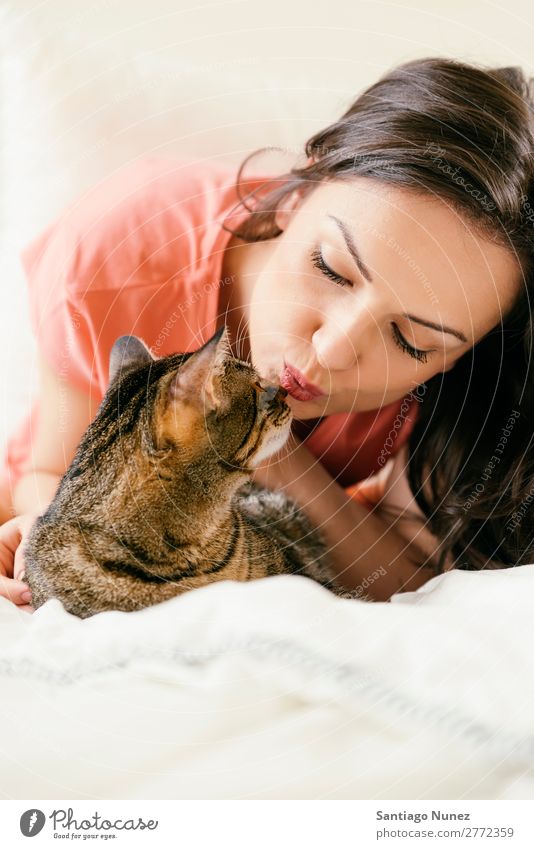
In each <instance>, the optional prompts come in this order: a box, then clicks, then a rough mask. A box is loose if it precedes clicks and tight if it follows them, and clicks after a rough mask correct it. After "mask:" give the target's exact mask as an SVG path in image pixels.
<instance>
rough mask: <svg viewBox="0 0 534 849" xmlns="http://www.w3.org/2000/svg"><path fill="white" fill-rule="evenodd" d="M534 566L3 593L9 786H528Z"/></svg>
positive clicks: (494, 793)
mask: <svg viewBox="0 0 534 849" xmlns="http://www.w3.org/2000/svg"><path fill="white" fill-rule="evenodd" d="M533 606H534V566H523V567H519V568H516V569H511V570H503V571H496V572H479V573H467V572H456V571H455V572H449V573H447V574H446V575H442V576H439V577H436V578H434V579H433V580H432V581H430V582H429V583H427V584H426V585H425V586H424V587H423V588H421V590H419V591H418V592H416V593H406V594H402V595H397V596H394V597H393V600H392V602H391V603H364V602H362V601H348V600H341V599H337V598H335V597H334V596H332V595H331V594H330V593H329V592H327V591H326V590H324V589H323V588H321V587H320V586H318V585H316V584H314V583H313V582H312V581H310V580H308V579H305V578H300V577H296V576H281V577H275V578H268V579H266V580H262V581H255V582H252V583H249V584H239V583H234V582H224V583H220V584H214V585H211V586H209V587H205V588H203V589H200V590H197V591H194V592H190V593H187V594H186V595H184V596H182V597H180V598H176V599H173V600H171V601H169V602H166V603H164V604H162V605H159V606H157V607H152V608H149V609H147V610H143V611H140V612H138V613H130V614H126V613H118V612H117V613H115V612H112V613H104V614H100V615H98V616H95V617H93V618H91V619H87V620H78V619H76V618H75V617H73V616H70V615H69V614H67V613H65V611H64V610H63V608H62V606H61V605H60V604H59V602H57V601H51V602H48V603H47V604H46V605H45V606H44V607H43V608H41V609H40V610H38V611H37V612H36V613H35V614H34V615H33V616H28V615H27V614H24V613H21V612H20V611H18V610H17V609H16V608H15V607H14V606H12V605H11V604H9V603H8V602H7V601H5V600H4V599H0V634H1V638H0V645H1V649H0V676H1V679H2V680H1V684H2V699H1V706H2V708H1V722H2V733H1V735H0V751H1V759H0V760H1V769H0V776H1V777H0V792H1V793H2V795H3V796H4V797H8V798H9V797H11V798H34V799H45V798H62V799H64V798H84V797H87V798H124V799H126V798H143V799H144V798H161V799H167V798H171V799H172V798H174V799H179V798H184V799H186V798H187V799H189V798H202V799H213V798H225V799H226V798H239V799H241V798H290V799H299V798H329V799H347V798H360V799H370V798H379V799H404V798H406V799H408V798H413V799H416V798H421V799H425V798H426V799H451V798H460V797H463V798H473V799H476V798H486V799H487V798H496V799H505V798H506V799H508V798H511V799H525V798H529V799H531V798H533V797H534V769H533V767H534V732H533V718H534V651H533V646H534V616H533V613H532V611H533Z"/></svg>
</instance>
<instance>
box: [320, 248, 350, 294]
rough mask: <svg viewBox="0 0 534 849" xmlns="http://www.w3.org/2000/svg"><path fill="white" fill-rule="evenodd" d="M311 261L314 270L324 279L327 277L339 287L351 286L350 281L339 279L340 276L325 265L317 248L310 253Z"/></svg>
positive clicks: (343, 278) (344, 278)
mask: <svg viewBox="0 0 534 849" xmlns="http://www.w3.org/2000/svg"><path fill="white" fill-rule="evenodd" d="M311 261H312V265H314V266H315V268H317V269H319V271H320V272H321V273H322V274H324V275H325V277H329V278H330V280H333V281H334V283H337V284H338V285H339V286H352V281H351V280H348V279H347V278H346V277H341V275H340V274H336V272H335V271H334V270H333V268H330V266H329V265H327V264H326V262H325V261H324V259H323V255H322V253H321V251H320V250H318V249H317V248H316V249H315V250H314V251H312V254H311Z"/></svg>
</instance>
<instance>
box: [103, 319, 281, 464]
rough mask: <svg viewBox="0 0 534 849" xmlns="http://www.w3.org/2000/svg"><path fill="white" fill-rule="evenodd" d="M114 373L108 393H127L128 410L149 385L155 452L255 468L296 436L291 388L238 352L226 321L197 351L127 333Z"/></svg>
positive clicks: (114, 355)
mask: <svg viewBox="0 0 534 849" xmlns="http://www.w3.org/2000/svg"><path fill="white" fill-rule="evenodd" d="M109 379H110V389H109V390H108V395H109V394H110V390H111V391H112V394H113V396H116V397H117V398H120V397H121V396H122V398H123V401H122V407H123V409H126V406H127V403H128V395H129V393H130V394H131V395H132V396H133V394H134V393H136V394H137V395H139V389H140V388H141V390H142V387H143V386H144V389H145V392H144V395H145V404H144V406H145V408H147V407H148V408H149V412H150V435H151V439H152V441H153V449H154V452H155V453H156V454H157V453H158V452H162V453H163V454H165V455H166V456H167V455H170V456H171V461H172V455H173V454H174V459H175V461H176V462H178V463H179V464H182V463H184V462H185V463H187V462H189V461H195V460H199V459H201V458H204V459H207V458H211V461H212V463H214V464H219V465H220V466H221V467H223V468H225V469H226V471H231V470H235V471H236V472H237V471H243V472H251V471H252V470H253V469H254V467H256V466H257V465H258V464H260V463H261V462H262V461H263V460H264V459H266V458H267V457H269V456H270V455H272V454H273V453H275V452H276V451H277V450H279V449H280V448H281V447H282V446H283V444H284V443H285V442H286V440H287V437H288V436H289V432H290V427H291V419H292V413H291V410H290V408H289V406H288V405H287V404H286V403H285V401H284V399H285V398H286V397H287V392H286V390H285V389H283V388H282V387H280V386H279V385H273V384H270V383H268V382H266V381H264V380H263V379H262V378H261V377H260V375H259V374H258V373H257V371H256V370H255V369H254V368H253V366H252V365H251V364H249V363H247V362H244V361H242V360H239V359H236V358H235V357H234V356H232V354H231V352H230V346H229V341H228V335H227V330H226V327H225V326H223V327H221V328H220V329H219V330H218V331H217V332H216V333H215V334H214V336H212V338H211V339H210V340H209V341H208V342H206V344H205V345H203V347H202V348H200V349H199V350H198V351H195V352H193V353H190V354H182V355H180V354H173V355H170V356H168V357H161V358H157V357H154V355H153V354H152V353H151V351H150V350H149V348H148V347H147V346H146V345H145V343H144V342H143V341H142V340H140V339H138V338H137V337H136V336H121V337H120V338H119V339H117V341H116V342H115V344H114V345H113V348H112V351H111V355H110V370H109ZM136 386H137V390H136V389H135V387H136ZM149 388H150V391H147V390H148V389H149ZM138 409H139V405H138Z"/></svg>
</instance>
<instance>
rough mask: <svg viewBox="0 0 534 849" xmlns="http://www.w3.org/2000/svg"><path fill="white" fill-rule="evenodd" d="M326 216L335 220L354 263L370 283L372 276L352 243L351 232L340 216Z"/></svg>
mask: <svg viewBox="0 0 534 849" xmlns="http://www.w3.org/2000/svg"><path fill="white" fill-rule="evenodd" d="M326 217H327V218H331V219H332V221H335V223H336V224H337V226H338V227H339V229H340V230H341V234H342V236H343V238H344V240H345V244H346V246H347V249H348V251H349V253H350V255H351V256H352V258H353V260H354V262H355V263H356V265H357V266H358V268H359V269H360V271H361V273H362V274H363V276H364V277H365V279H366V280H368V281H369V283H372V282H373V278H372V277H371V272H370V271H369V269H368V268H367V266H366V265H365V263H364V261H363V259H362V258H361V256H360V254H359V252H358V248H357V247H356V245H355V244H354V239H353V238H352V235H351V232H350V230H349V228H348V227H347V225H346V224H345V222H344V221H342V220H341V218H338V217H337V216H336V215H331V214H328V215H327V216H326Z"/></svg>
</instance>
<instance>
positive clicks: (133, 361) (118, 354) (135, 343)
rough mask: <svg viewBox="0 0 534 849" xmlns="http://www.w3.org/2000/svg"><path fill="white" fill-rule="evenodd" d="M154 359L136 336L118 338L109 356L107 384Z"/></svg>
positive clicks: (146, 346)
mask: <svg viewBox="0 0 534 849" xmlns="http://www.w3.org/2000/svg"><path fill="white" fill-rule="evenodd" d="M155 359H156V358H155V357H154V356H153V355H152V352H151V351H150V348H149V347H148V345H146V344H145V343H144V342H143V340H142V339H139V337H137V336H120V337H119V338H118V339H117V340H116V341H115V342H114V343H113V347H112V349H111V353H110V355H109V383H113V381H114V380H115V378H116V377H119V376H121V377H123V376H124V374H125V373H126V372H127V371H131V370H133V369H137V368H139V367H140V366H142V365H145V364H146V363H149V362H152V361H153V360H155Z"/></svg>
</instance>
